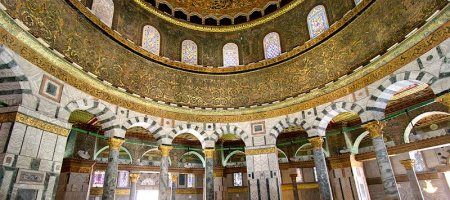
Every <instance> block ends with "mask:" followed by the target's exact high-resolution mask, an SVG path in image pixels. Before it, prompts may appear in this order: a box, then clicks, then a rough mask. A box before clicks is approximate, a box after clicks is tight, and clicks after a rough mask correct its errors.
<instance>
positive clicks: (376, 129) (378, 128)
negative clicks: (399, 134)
mask: <svg viewBox="0 0 450 200" xmlns="http://www.w3.org/2000/svg"><path fill="white" fill-rule="evenodd" d="M385 125H386V123H384V122H380V121H371V122H369V123H367V124H364V125H362V127H363V128H365V129H366V130H367V131H369V135H370V137H371V138H372V139H373V138H377V137H380V136H383V128H384V126H385Z"/></svg>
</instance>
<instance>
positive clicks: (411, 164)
mask: <svg viewBox="0 0 450 200" xmlns="http://www.w3.org/2000/svg"><path fill="white" fill-rule="evenodd" d="M400 163H401V164H402V165H403V167H405V169H406V170H411V169H413V167H414V164H415V163H416V161H415V160H414V159H406V160H400Z"/></svg>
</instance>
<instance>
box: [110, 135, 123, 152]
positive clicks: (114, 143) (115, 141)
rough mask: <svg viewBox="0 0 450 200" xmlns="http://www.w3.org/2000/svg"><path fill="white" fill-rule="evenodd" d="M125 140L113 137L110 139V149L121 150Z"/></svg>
mask: <svg viewBox="0 0 450 200" xmlns="http://www.w3.org/2000/svg"><path fill="white" fill-rule="evenodd" d="M124 142H125V140H124V139H120V138H114V137H111V138H109V140H108V145H109V149H111V150H119V149H120V147H121V146H122V144H123V143H124Z"/></svg>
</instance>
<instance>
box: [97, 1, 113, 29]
mask: <svg viewBox="0 0 450 200" xmlns="http://www.w3.org/2000/svg"><path fill="white" fill-rule="evenodd" d="M92 13H94V15H95V16H97V17H98V19H100V21H102V22H103V23H105V24H106V25H108V26H109V27H111V25H112V20H113V14H114V2H113V1H112V0H94V1H93V2H92Z"/></svg>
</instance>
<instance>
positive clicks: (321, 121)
mask: <svg viewBox="0 0 450 200" xmlns="http://www.w3.org/2000/svg"><path fill="white" fill-rule="evenodd" d="M345 112H351V113H355V114H357V115H358V116H359V117H360V118H361V121H362V122H366V121H368V118H367V115H366V113H365V111H364V108H362V107H361V106H360V105H358V104H356V103H351V102H335V103H332V104H331V105H329V106H327V107H326V108H325V109H324V110H323V111H322V113H320V114H319V116H318V117H316V119H315V120H314V128H315V129H316V131H317V132H316V134H317V135H319V136H325V131H326V129H327V127H328V124H329V123H330V122H331V120H332V119H333V118H334V117H336V116H338V115H339V114H341V113H345Z"/></svg>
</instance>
